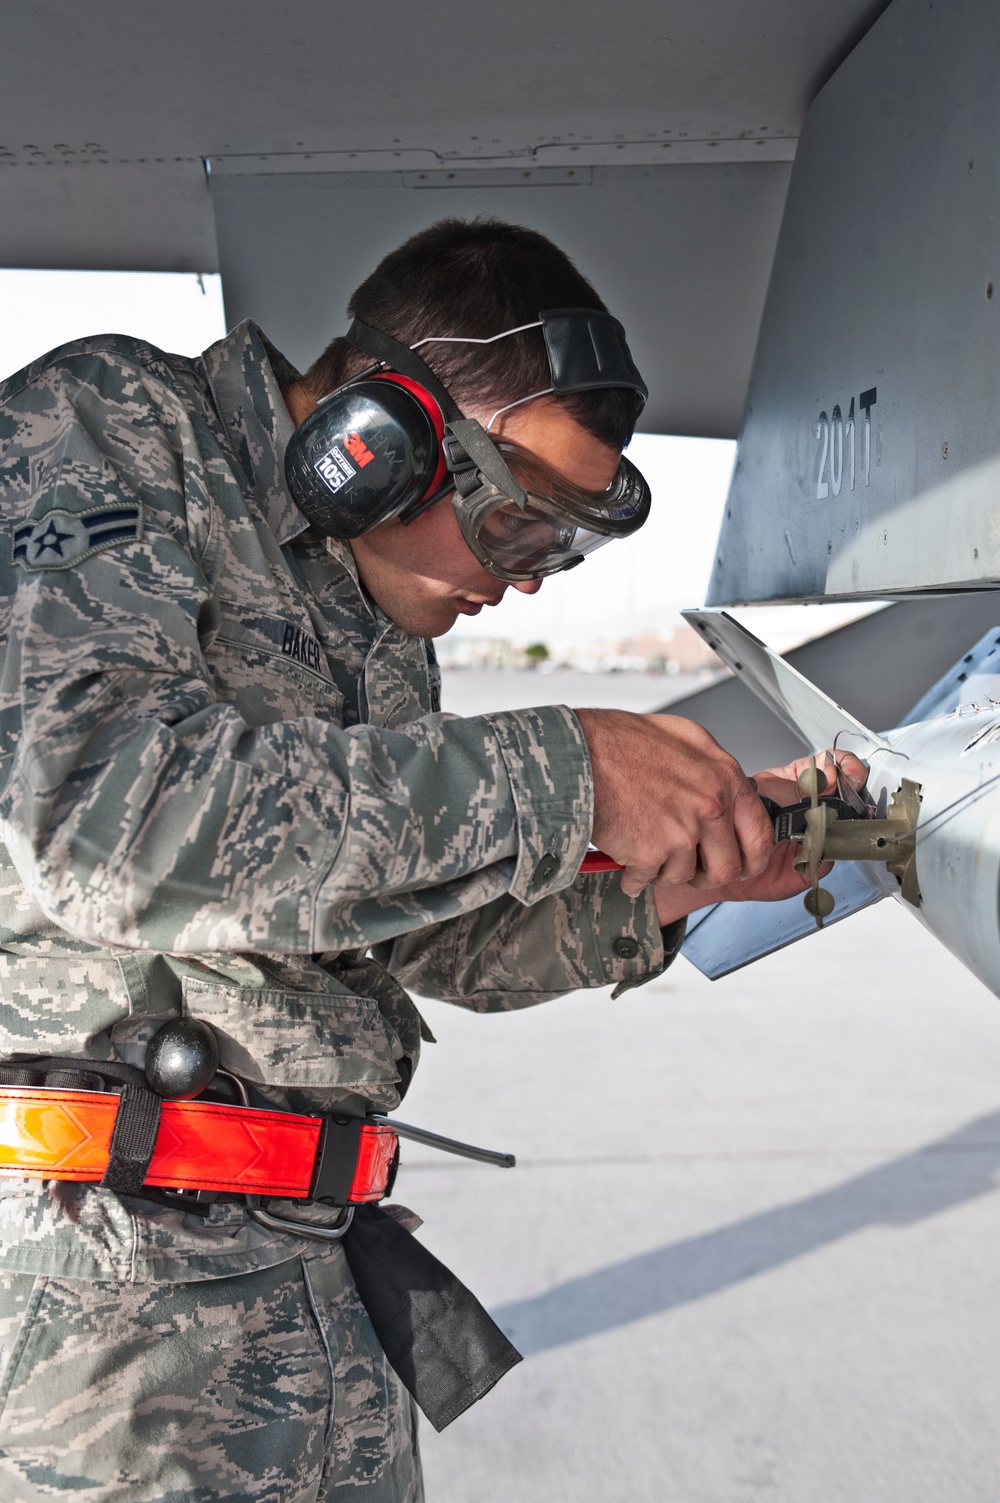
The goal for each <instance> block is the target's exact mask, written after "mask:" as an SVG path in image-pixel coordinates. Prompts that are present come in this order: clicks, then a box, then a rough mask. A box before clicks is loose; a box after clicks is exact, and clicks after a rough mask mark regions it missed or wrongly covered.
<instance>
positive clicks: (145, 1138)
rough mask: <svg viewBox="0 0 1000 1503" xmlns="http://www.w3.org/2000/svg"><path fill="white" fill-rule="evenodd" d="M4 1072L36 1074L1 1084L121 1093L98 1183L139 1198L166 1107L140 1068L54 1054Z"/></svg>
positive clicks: (7, 1067)
mask: <svg viewBox="0 0 1000 1503" xmlns="http://www.w3.org/2000/svg"><path fill="white" fill-rule="evenodd" d="M0 1068H2V1070H3V1072H8V1071H30V1072H31V1073H32V1074H33V1075H34V1076H35V1079H34V1080H33V1081H30V1082H29V1081H27V1080H9V1079H7V1080H5V1079H2V1078H0V1085H28V1084H31V1085H47V1086H50V1087H52V1086H55V1087H56V1088H57V1089H64V1090H80V1089H83V1090H92V1091H100V1090H108V1089H109V1088H110V1089H111V1090H114V1091H118V1093H119V1101H118V1112H117V1115H116V1116H115V1125H114V1129H113V1131H112V1133H111V1144H110V1148H109V1157H108V1167H107V1169H106V1170H105V1171H104V1178H103V1179H102V1180H101V1182H100V1183H101V1186H102V1188H103V1189H105V1190H115V1191H116V1192H117V1193H118V1194H119V1195H138V1194H139V1192H140V1191H141V1189H142V1186H143V1182H144V1180H145V1178H146V1175H147V1174H148V1173H149V1165H150V1160H151V1159H152V1157H153V1150H154V1149H155V1147H156V1134H157V1132H158V1131H159V1127H160V1108H161V1106H162V1105H163V1102H162V1101H161V1099H160V1097H159V1096H157V1094H156V1092H155V1091H151V1090H150V1089H149V1086H148V1085H147V1083H146V1077H145V1075H144V1074H143V1072H142V1071H141V1070H138V1069H136V1067H135V1066H134V1065H123V1064H119V1063H118V1061H117V1060H104V1059H64V1058H61V1057H58V1058H57V1057H55V1056H53V1055H44V1056H43V1057H42V1058H40V1059H31V1060H23V1061H21V1060H18V1061H17V1062H16V1063H12V1064H9V1065H4V1066H2V1067H0ZM60 1076H62V1077H63V1079H64V1080H65V1081H66V1084H65V1085H62V1084H61V1082H60ZM71 1080H72V1082H73V1083H72V1084H70V1081H71ZM85 1081H86V1082H87V1084H85V1083H84V1082H85Z"/></svg>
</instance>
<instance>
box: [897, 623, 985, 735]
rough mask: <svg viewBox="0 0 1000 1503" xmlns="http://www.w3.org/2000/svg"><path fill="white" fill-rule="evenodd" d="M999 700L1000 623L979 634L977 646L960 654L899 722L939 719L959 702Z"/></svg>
mask: <svg viewBox="0 0 1000 1503" xmlns="http://www.w3.org/2000/svg"><path fill="white" fill-rule="evenodd" d="M991 703H993V704H1000V626H994V627H993V628H992V630H990V631H988V632H987V633H986V634H985V636H982V637H980V639H979V641H978V642H977V643H976V645H975V647H972V648H970V649H969V651H968V652H967V653H966V654H965V656H964V657H961V658H959V660H958V662H957V663H955V664H954V665H953V666H952V667H951V668H949V669H948V672H947V673H945V674H943V675H942V677H941V678H939V679H938V681H937V683H936V684H934V685H932V687H931V688H930V689H928V690H927V693H926V694H925V695H924V696H923V698H922V699H919V700H918V701H917V703H916V704H915V705H914V706H913V709H912V710H911V711H910V713H909V714H908V715H907V716H906V717H905V719H904V720H902V721H901V722H900V723H901V724H902V725H917V724H919V723H920V721H922V720H939V719H940V718H941V716H942V715H950V714H951V713H952V712H953V711H954V710H957V709H958V707H959V705H968V704H979V705H982V706H984V707H985V706H986V705H989V704H991Z"/></svg>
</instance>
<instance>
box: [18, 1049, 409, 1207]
mask: <svg viewBox="0 0 1000 1503" xmlns="http://www.w3.org/2000/svg"><path fill="white" fill-rule="evenodd" d="M98 1068H99V1066H98ZM120 1099H121V1098H120V1096H119V1095H118V1094H117V1093H114V1092H110V1091H108V1092H105V1091H64V1090H58V1089H55V1088H47V1087H45V1088H43V1087H38V1086H0V1175H4V1176H12V1175H31V1176H38V1177H39V1178H42V1179H68V1180H79V1181H82V1182H84V1183H91V1184H93V1183H96V1182H97V1181H99V1180H101V1179H102V1178H103V1176H104V1173H105V1170H106V1169H107V1167H108V1158H109V1148H110V1144H111V1134H112V1131H113V1129H114V1125H115V1117H116V1115H117V1113H118V1107H119V1102H120ZM335 1122H336V1124H337V1126H336V1127H335V1126H334V1125H333V1124H334V1123H335ZM338 1127H339V1128H341V1129H343V1131H344V1132H346V1133H347V1134H348V1136H347V1137H346V1138H343V1136H342V1134H341V1135H340V1140H339V1141H338V1143H337V1150H336V1151H337V1156H338V1157H339V1159H340V1160H341V1162H340V1164H339V1165H337V1166H335V1173H334V1174H333V1181H331V1175H330V1163H329V1162H326V1163H325V1162H324V1160H325V1159H332V1157H333V1156H334V1151H333V1147H332V1139H333V1138H334V1137H337V1136H338V1133H337V1128H338ZM355 1146H356V1158H355V1157H354V1153H355ZM397 1147H398V1140H397V1137H396V1134H395V1132H394V1131H393V1129H392V1128H391V1127H389V1126H386V1125H385V1124H384V1123H377V1122H364V1121H360V1120H358V1119H355V1120H353V1121H351V1120H350V1119H327V1118H323V1117H299V1116H294V1115H293V1114H291V1113H289V1112H271V1111H258V1110H257V1109H256V1108H254V1107H249V1106H226V1105H223V1104H221V1103H219V1102H215V1101H164V1103H163V1106H162V1109H161V1114H160V1125H159V1130H158V1132H157V1135H156V1147H155V1149H154V1151H153V1157H152V1160H151V1162H150V1165H149V1170H148V1172H147V1174H146V1178H145V1180H144V1184H147V1185H150V1186H157V1187H160V1188H162V1189H171V1190H208V1191H216V1192H221V1193H223V1194H225V1193H230V1194H237V1195H260V1196H264V1197H266V1196H276V1197H277V1196H280V1197H282V1198H288V1199H291V1200H308V1199H313V1198H322V1199H326V1198H327V1191H328V1190H329V1189H330V1188H332V1184H333V1182H339V1183H338V1189H340V1192H341V1193H339V1194H335V1195H334V1196H333V1199H334V1200H335V1202H336V1203H338V1204H344V1203H346V1204H350V1205H359V1204H364V1203H366V1202H370V1201H376V1200H381V1199H382V1197H383V1196H384V1195H385V1194H386V1187H387V1184H388V1180H389V1175H390V1172H391V1169H392V1165H393V1161H394V1159H395V1156H396V1151H397ZM328 1150H329V1151H328ZM344 1150H346V1153H347V1158H346V1161H345V1160H344ZM345 1162H346V1172H345ZM352 1169H353V1174H352V1173H351V1171H352ZM344 1190H346V1199H345V1198H344V1196H343V1191H344Z"/></svg>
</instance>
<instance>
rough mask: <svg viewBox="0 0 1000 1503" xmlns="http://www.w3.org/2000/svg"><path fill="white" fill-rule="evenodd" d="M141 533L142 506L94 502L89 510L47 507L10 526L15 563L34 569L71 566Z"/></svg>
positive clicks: (32, 570)
mask: <svg viewBox="0 0 1000 1503" xmlns="http://www.w3.org/2000/svg"><path fill="white" fill-rule="evenodd" d="M141 537H142V507H141V506H138V505H124V506H93V507H91V509H90V510H89V511H47V512H46V513H45V515H44V517H40V518H39V519H38V520H37V521H34V522H18V523H17V525H16V526H15V527H13V528H12V529H11V539H12V555H13V559H14V562H15V564H18V565H19V566H20V567H21V568H22V569H27V570H29V571H30V572H31V573H36V572H38V571H39V570H42V569H71V568H72V567H73V565H74V564H79V563H82V562H83V560H84V559H85V558H90V556H91V554H94V553H100V552H101V551H102V550H103V549H104V548H112V547H114V545H115V543H132V542H136V541H137V540H138V539H139V538H141Z"/></svg>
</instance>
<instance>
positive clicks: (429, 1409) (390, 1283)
mask: <svg viewBox="0 0 1000 1503" xmlns="http://www.w3.org/2000/svg"><path fill="white" fill-rule="evenodd" d="M343 1246H344V1252H345V1253H346V1255H347V1261H348V1264H349V1265H350V1269H351V1273H352V1274H353V1276H354V1282H355V1284H356V1285H357V1289H358V1294H359V1295H360V1296H361V1302H362V1304H363V1305H364V1307H365V1309H366V1310H367V1311H368V1318H369V1319H370V1320H371V1323H372V1326H373V1328H374V1330H375V1334H376V1336H377V1337H378V1339H379V1341H380V1342H381V1344H382V1350H383V1351H384V1352H385V1355H386V1357H387V1358H388V1359H389V1361H390V1363H391V1364H392V1366H393V1368H394V1369H395V1371H396V1373H397V1374H398V1376H399V1379H400V1381H401V1382H402V1383H403V1384H404V1385H405V1386H406V1388H408V1389H409V1391H410V1393H411V1394H412V1395H413V1397H414V1399H415V1400H416V1402H417V1403H418V1404H419V1406H420V1408H421V1409H422V1411H423V1412H424V1414H425V1415H426V1416H427V1418H428V1419H429V1420H430V1422H431V1424H432V1425H433V1426H434V1428H435V1430H443V1429H444V1428H445V1426H446V1425H450V1424H451V1422H452V1420H453V1419H457V1418H458V1416H459V1415H460V1414H462V1413H464V1411H465V1410H466V1409H468V1408H469V1406H470V1405H472V1404H474V1403H476V1401H477V1399H481V1398H482V1397H483V1395H484V1394H486V1393H489V1391H490V1389H491V1388H492V1387H493V1385H494V1384H495V1383H497V1382H499V1380H500V1379H501V1378H502V1377H503V1375H504V1373H506V1372H509V1371H510V1369H511V1368H512V1367H515V1366H516V1365H517V1363H518V1362H520V1361H521V1360H522V1359H521V1353H520V1352H519V1351H518V1350H517V1348H516V1347H515V1346H512V1344H511V1343H510V1342H509V1341H508V1340H507V1338H506V1336H505V1335H504V1333H503V1332H502V1331H501V1329H500V1327H499V1326H498V1325H497V1324H496V1322H495V1321H494V1320H493V1319H492V1318H491V1317H490V1316H489V1315H488V1314H487V1312H486V1311H485V1310H484V1309H483V1307H482V1305H481V1304H480V1303H479V1301H478V1300H477V1299H476V1297H475V1295H474V1294H472V1293H471V1291H470V1290H468V1289H466V1287H465V1285H464V1284H463V1283H462V1282H461V1280H459V1279H457V1278H456V1277H455V1275H454V1274H453V1273H452V1272H451V1270H450V1269H448V1268H446V1267H445V1266H444V1264H443V1263H441V1262H439V1261H438V1259H437V1258H435V1256H434V1254H433V1253H430V1252H428V1251H427V1249H426V1247H424V1246H423V1244H422V1243H420V1242H418V1241H417V1239H416V1238H415V1237H413V1236H411V1235H410V1233H409V1232H408V1231H406V1230H405V1229H404V1228H403V1227H402V1226H400V1224H399V1222H398V1221H396V1220H394V1219H393V1217H392V1216H388V1215H386V1213H385V1211H381V1210H379V1208H378V1206H374V1205H368V1206H357V1207H356V1208H355V1212H354V1220H353V1222H352V1223H351V1229H350V1231H349V1232H348V1233H347V1234H346V1236H345V1237H344V1243H343Z"/></svg>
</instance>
